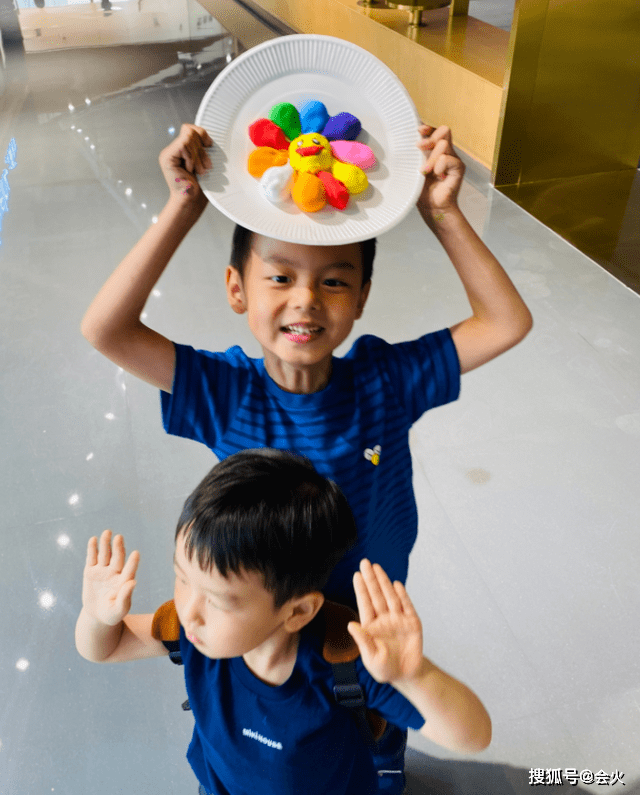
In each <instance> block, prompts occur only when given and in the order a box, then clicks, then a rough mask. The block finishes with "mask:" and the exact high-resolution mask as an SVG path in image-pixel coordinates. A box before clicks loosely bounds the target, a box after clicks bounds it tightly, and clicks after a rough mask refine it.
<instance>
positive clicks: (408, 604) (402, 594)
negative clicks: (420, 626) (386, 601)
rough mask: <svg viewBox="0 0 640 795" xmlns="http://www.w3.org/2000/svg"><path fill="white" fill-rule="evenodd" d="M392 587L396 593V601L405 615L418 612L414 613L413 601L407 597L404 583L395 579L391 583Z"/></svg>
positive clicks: (413, 614) (412, 614)
mask: <svg viewBox="0 0 640 795" xmlns="http://www.w3.org/2000/svg"><path fill="white" fill-rule="evenodd" d="M393 588H394V590H395V592H396V594H397V597H398V601H399V602H400V606H401V608H402V612H403V613H404V614H405V615H406V616H417V615H418V614H417V613H416V609H415V607H414V606H413V602H412V601H411V599H410V598H409V594H408V593H407V589H406V588H405V587H404V585H403V584H402V583H401V582H399V581H398V580H396V581H395V582H394V583H393Z"/></svg>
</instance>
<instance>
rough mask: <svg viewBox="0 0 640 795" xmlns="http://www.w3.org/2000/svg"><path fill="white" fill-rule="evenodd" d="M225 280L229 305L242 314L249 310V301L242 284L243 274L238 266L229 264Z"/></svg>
mask: <svg viewBox="0 0 640 795" xmlns="http://www.w3.org/2000/svg"><path fill="white" fill-rule="evenodd" d="M225 280H226V285H227V301H228V302H229V306H230V307H231V309H233V311H234V312H236V313H237V314H238V315H242V314H243V313H244V312H246V311H247V302H246V298H245V294H244V285H243V284H242V276H240V273H239V272H238V269H237V268H234V267H233V265H227V271H226V273H225Z"/></svg>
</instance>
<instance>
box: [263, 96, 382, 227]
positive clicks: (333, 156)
mask: <svg viewBox="0 0 640 795" xmlns="http://www.w3.org/2000/svg"><path fill="white" fill-rule="evenodd" d="M361 129H362V125H361V124H360V121H359V119H357V118H356V117H355V116H353V115H352V114H350V113H338V114H337V115H336V116H329V113H328V111H327V109H326V107H325V106H324V104H323V103H322V102H319V101H317V100H312V101H310V102H307V103H305V104H304V105H303V106H302V108H301V109H300V111H298V109H297V108H296V107H295V106H294V105H292V104H291V103H289V102H280V103H279V104H277V105H274V107H273V108H271V110H270V111H269V118H266V119H258V120H257V121H255V122H254V123H253V124H252V125H251V126H250V127H249V137H250V138H251V141H252V143H254V144H255V145H256V146H257V147H258V148H257V149H254V150H253V152H251V154H250V155H249V160H248V163H247V168H248V170H249V173H250V174H251V175H252V176H253V177H255V178H256V179H259V180H260V187H261V189H262V192H263V194H264V196H265V197H266V198H267V199H269V201H272V202H281V201H285V200H287V199H288V198H289V197H291V199H292V200H293V201H294V202H295V204H296V205H297V206H298V207H299V208H300V209H301V210H302V211H303V212H307V213H313V212H317V211H318V210H321V209H322V208H323V207H325V206H326V205H327V204H329V205H330V206H332V207H335V208H336V209H338V210H344V208H345V207H346V206H347V204H348V202H349V197H350V196H352V195H356V194H358V193H362V192H363V191H364V190H366V188H367V186H368V184H369V181H368V179H367V175H366V174H365V173H364V169H368V168H371V167H372V166H374V165H375V163H376V158H375V155H374V154H373V152H372V151H371V149H370V148H369V147H368V146H367V145H366V144H363V143H360V142H359V141H356V140H355V139H356V138H357V136H358V135H359V134H360V131H361Z"/></svg>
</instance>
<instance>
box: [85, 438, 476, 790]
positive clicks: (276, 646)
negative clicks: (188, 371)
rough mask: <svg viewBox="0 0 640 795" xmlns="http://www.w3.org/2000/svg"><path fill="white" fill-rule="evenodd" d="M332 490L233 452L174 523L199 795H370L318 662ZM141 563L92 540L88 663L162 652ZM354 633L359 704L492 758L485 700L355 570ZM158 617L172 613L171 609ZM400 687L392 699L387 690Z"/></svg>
mask: <svg viewBox="0 0 640 795" xmlns="http://www.w3.org/2000/svg"><path fill="white" fill-rule="evenodd" d="M355 537H356V530H355V525H354V521H353V517H352V515H351V512H350V510H349V506H348V504H347V502H346V500H345V498H344V495H343V494H342V493H341V491H340V489H339V488H338V487H337V486H336V485H335V484H334V483H332V482H331V481H328V480H326V479H324V478H322V477H320V476H319V475H318V473H317V472H316V471H315V470H314V468H313V466H312V465H311V463H310V462H308V461H306V460H304V459H301V458H298V457H295V456H292V455H290V454H288V453H283V452H281V451H272V450H264V449H263V450H257V451H243V452H241V453H237V454H235V455H233V456H230V457H229V458H227V459H226V460H224V461H223V462H221V463H220V464H218V465H217V466H216V467H214V468H213V470H212V471H211V472H210V473H209V474H208V475H207V476H206V477H205V479H204V480H203V481H202V483H201V484H200V485H199V486H198V487H197V488H196V490H195V491H194V492H193V493H192V495H191V496H190V497H189V498H188V499H187V501H186V503H185V506H184V510H183V512H182V515H181V517H180V520H179V522H178V527H177V532H176V550H175V556H174V565H175V572H176V580H175V591H174V600H173V605H174V606H175V613H176V614H177V618H178V620H179V622H180V648H181V652H182V657H183V661H184V673H185V680H186V686H187V692H188V695H189V700H190V703H191V707H192V709H193V715H194V719H195V728H194V734H193V739H192V742H191V744H190V747H189V751H188V754H187V756H188V759H189V762H190V763H191V766H192V768H193V770H194V772H195V774H196V776H197V778H198V780H199V782H200V785H201V790H200V791H201V792H206V793H212V795H236V794H238V795H239V794H240V793H246V792H260V793H261V795H298V793H300V792H304V793H305V795H326V793H331V794H332V795H342V794H344V795H373V793H376V792H377V791H378V782H377V777H376V774H375V769H374V766H373V763H372V759H371V755H370V753H369V751H368V749H367V746H366V745H365V742H364V740H363V738H362V737H361V736H360V735H359V733H358V730H357V728H356V724H355V722H354V721H353V719H352V717H351V715H349V714H348V712H347V710H345V708H343V707H340V706H338V705H337V703H336V702H335V699H334V696H333V693H332V685H333V681H332V679H333V677H332V669H331V666H330V665H329V664H328V663H326V662H325V661H324V659H323V657H322V642H323V637H324V631H325V627H324V621H325V615H324V613H323V602H324V597H323V595H322V593H321V588H323V586H324V585H325V583H326V580H327V577H328V575H329V572H330V570H331V567H332V565H333V564H334V563H335V561H336V560H337V559H338V558H339V557H340V555H341V554H342V553H343V551H344V550H345V549H346V548H347V547H348V546H349V545H350V544H352V543H353V542H354V541H355ZM138 560H139V554H138V553H137V552H132V553H131V555H130V556H129V559H128V560H126V562H125V549H124V542H123V539H122V536H116V537H115V539H114V540H113V545H112V543H111V532H110V531H108V530H107V531H105V532H104V533H103V534H102V536H101V538H100V542H99V543H98V540H97V539H96V538H92V539H91V540H90V541H89V545H88V551H87V562H86V567H85V571H84V580H83V594H82V596H83V606H82V611H81V613H80V616H79V618H78V622H77V626H76V645H77V648H78V651H79V652H80V653H81V654H82V655H83V656H84V657H85V658H87V659H89V660H92V661H95V662H119V661H124V660H132V659H142V658H147V657H157V656H162V655H165V654H167V650H166V648H165V646H164V645H163V643H162V642H161V641H160V640H159V639H158V634H159V633H158V632H157V631H154V616H153V615H150V614H149V615H129V609H130V605H131V596H132V593H133V589H134V587H135V580H134V577H135V574H136V569H137V565H138ZM354 586H355V590H356V595H357V600H358V606H359V608H360V623H357V622H352V623H351V624H349V631H350V632H351V634H352V636H353V638H354V639H355V641H356V642H357V644H358V647H359V649H360V653H361V661H359V665H358V679H359V682H360V684H361V686H362V688H363V690H364V692H365V693H366V701H367V705H368V706H369V707H370V708H375V709H376V710H377V711H378V712H379V713H380V714H381V715H382V716H383V717H384V718H386V719H388V720H391V721H393V722H394V723H395V724H397V725H400V726H403V727H406V726H411V727H413V728H414V729H420V731H421V732H422V734H424V735H425V736H426V737H429V738H430V739H431V740H433V741H434V742H436V743H439V744H440V745H443V746H444V747H446V748H451V749H455V750H458V751H463V752H475V751H479V750H482V749H483V748H485V747H486V746H487V745H488V743H489V741H490V736H491V722H490V719H489V716H488V715H487V712H486V710H485V709H484V707H483V706H482V704H481V703H480V701H479V700H478V698H477V697H476V696H475V695H474V694H473V693H472V692H471V691H470V690H469V689H468V688H467V687H466V686H465V685H463V684H462V683H460V682H459V681H457V680H456V679H454V678H452V677H450V676H449V675H448V674H446V673H444V672H443V671H442V670H440V669H439V668H438V667H437V666H435V665H434V664H433V663H432V662H430V661H429V660H428V659H427V658H426V657H424V656H423V654H422V631H421V624H420V620H419V618H418V617H417V615H416V613H415V611H414V609H413V605H412V604H411V601H410V599H409V597H408V596H407V594H406V591H405V590H404V587H403V586H402V585H401V584H400V583H399V582H396V583H394V584H393V585H392V584H391V582H390V581H389V579H388V578H387V577H386V575H385V574H384V572H383V571H382V569H381V568H380V567H379V566H377V565H374V566H371V564H370V563H369V562H368V561H366V560H363V561H362V564H361V571H360V572H359V573H357V574H356V575H355V576H354ZM165 607H166V606H165ZM394 688H395V689H394Z"/></svg>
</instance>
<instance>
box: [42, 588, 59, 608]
mask: <svg viewBox="0 0 640 795" xmlns="http://www.w3.org/2000/svg"><path fill="white" fill-rule="evenodd" d="M56 601H57V600H56V597H55V595H54V594H53V593H51V591H41V592H40V596H39V597H38V604H39V605H40V607H41V608H42V609H43V610H51V608H52V607H53V606H54V605H55V603H56Z"/></svg>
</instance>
